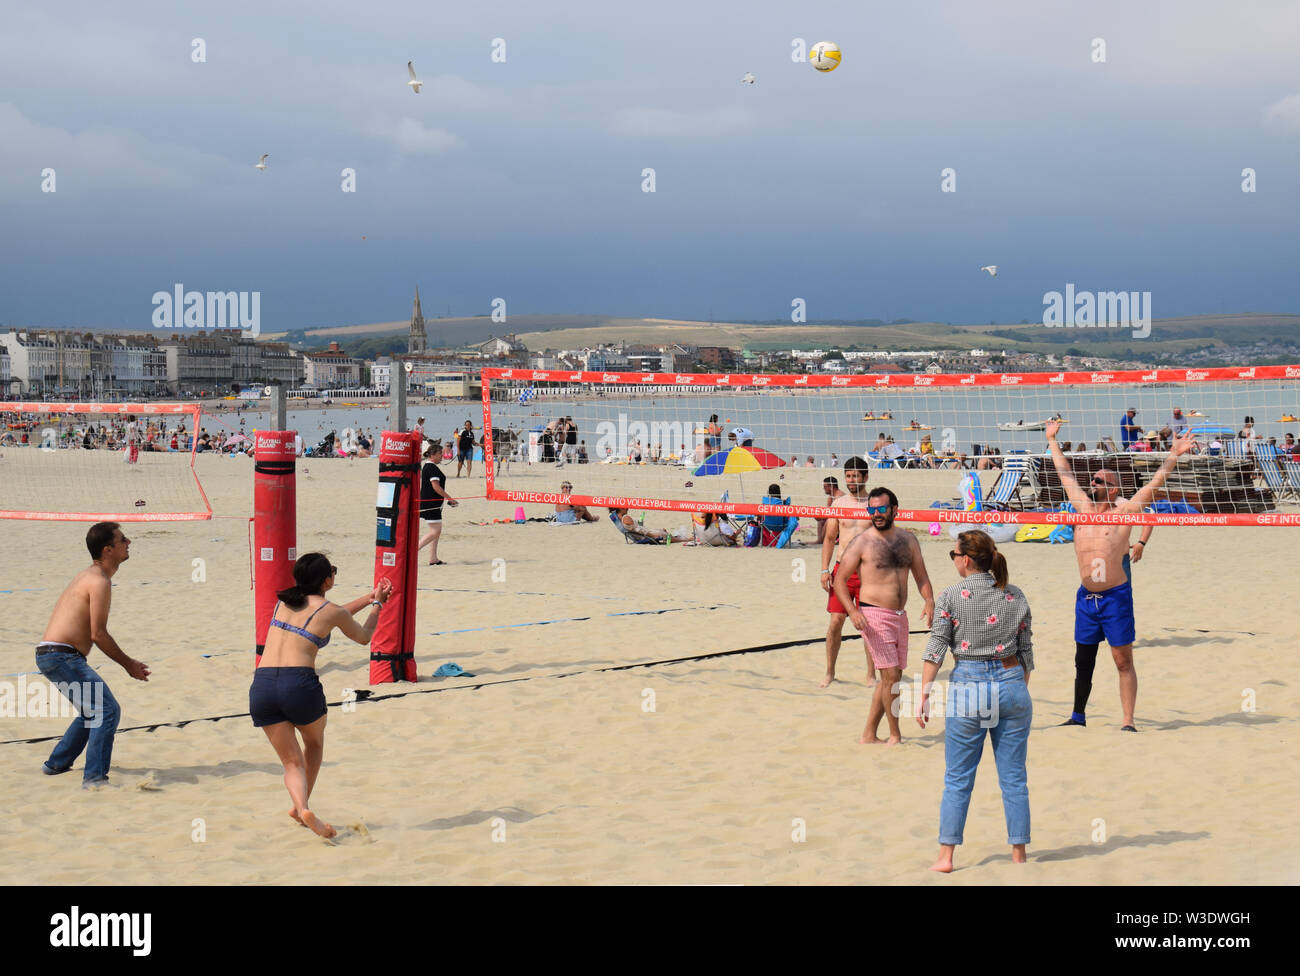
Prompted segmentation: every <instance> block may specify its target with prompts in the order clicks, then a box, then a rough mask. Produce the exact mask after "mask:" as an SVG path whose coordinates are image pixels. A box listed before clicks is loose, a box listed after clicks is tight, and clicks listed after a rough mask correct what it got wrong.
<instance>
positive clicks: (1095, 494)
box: [1088, 487, 1106, 502]
mask: <svg viewBox="0 0 1300 976" xmlns="http://www.w3.org/2000/svg"><path fill="white" fill-rule="evenodd" d="M1088 497H1089V498H1091V499H1092V500H1093V501H1094V502H1104V501H1105V500H1106V499H1105V496H1104V495H1103V493H1102V489H1101V488H1097V487H1092V488H1089V489H1088Z"/></svg>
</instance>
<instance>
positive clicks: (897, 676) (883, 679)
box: [835, 488, 934, 746]
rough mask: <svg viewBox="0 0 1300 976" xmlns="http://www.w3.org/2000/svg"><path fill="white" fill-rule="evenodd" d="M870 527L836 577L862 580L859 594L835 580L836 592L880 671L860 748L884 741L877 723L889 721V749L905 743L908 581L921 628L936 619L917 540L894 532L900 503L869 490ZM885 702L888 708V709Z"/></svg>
mask: <svg viewBox="0 0 1300 976" xmlns="http://www.w3.org/2000/svg"><path fill="white" fill-rule="evenodd" d="M867 511H868V512H869V513H870V514H871V524H870V525H868V526H867V527H866V528H864V529H863V530H862V531H861V532H859V533H858V535H857V537H856V538H855V539H854V540H853V542H852V543H851V544H849V545H847V546H845V547H844V549H843V550H842V551H841V552H840V573H841V574H843V575H844V576H845V577H849V576H854V575H856V576H858V577H860V578H861V580H862V584H861V585H862V588H861V591H860V594H859V595H858V596H857V597H856V598H854V597H853V595H852V594H850V593H849V589H848V587H847V586H846V585H845V583H846V582H847V580H841V579H836V581H835V592H836V594H837V595H838V596H839V598H840V602H841V603H843V604H844V605H845V606H849V607H852V609H851V610H850V611H849V619H851V620H852V621H853V626H854V627H857V628H858V630H859V631H861V633H862V641H863V643H865V644H866V645H867V652H868V653H869V654H870V655H871V660H872V661H874V662H875V665H876V667H877V668H879V669H880V681H879V682H878V683H877V684H876V690H875V692H874V693H873V694H872V696H871V708H870V710H868V712H867V727H866V728H865V729H863V730H862V738H861V739H859V740H858V741H859V742H860V743H862V744H863V745H875V744H877V743H879V742H882V741H884V740H882V739H881V738H880V737H879V736H877V735H876V733H877V731H879V729H880V720H881V719H882V718H887V719H888V720H889V741H888V745H891V746H896V745H898V744H899V743H900V742H902V741H903V736H902V733H901V732H900V730H899V727H898V693H899V682H900V681H901V680H902V679H903V669H904V668H906V667H907V632H908V622H907V611H906V609H904V608H905V607H906V606H907V576H908V574H909V573H911V575H912V576H913V577H914V578H915V579H916V588H917V589H918V590H919V591H920V592H921V596H922V597H924V598H925V607H924V609H922V610H921V622H922V623H924V624H925V626H926V627H927V628H928V627H929V626H930V621H931V620H933V619H934V591H933V589H932V588H931V586H930V576H929V574H928V573H926V571H925V560H924V559H922V558H921V546H920V544H919V543H918V542H917V541H916V536H914V535H912V533H910V532H908V531H906V530H905V529H900V528H896V527H895V526H894V518H895V517H896V516H897V515H898V498H897V497H896V496H895V495H894V493H893V492H892V491H890V490H889V489H888V488H873V489H872V490H871V492H870V494H869V495H868V497H867ZM886 702H888V704H886Z"/></svg>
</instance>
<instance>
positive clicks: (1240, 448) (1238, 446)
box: [1223, 437, 1247, 461]
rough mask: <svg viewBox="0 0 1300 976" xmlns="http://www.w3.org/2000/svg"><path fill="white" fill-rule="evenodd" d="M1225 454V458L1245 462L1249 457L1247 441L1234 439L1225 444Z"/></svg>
mask: <svg viewBox="0 0 1300 976" xmlns="http://www.w3.org/2000/svg"><path fill="white" fill-rule="evenodd" d="M1223 453H1224V456H1225V457H1230V458H1235V459H1237V460H1238V461H1241V460H1244V459H1245V458H1246V456H1247V454H1246V441H1245V440H1244V439H1243V438H1240V437H1234V438H1233V439H1232V440H1230V441H1227V442H1226V443H1224V445H1223Z"/></svg>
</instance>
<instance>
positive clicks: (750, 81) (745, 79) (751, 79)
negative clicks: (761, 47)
mask: <svg viewBox="0 0 1300 976" xmlns="http://www.w3.org/2000/svg"><path fill="white" fill-rule="evenodd" d="M740 83H741V84H742V85H752V84H753V83H754V76H753V75H752V74H750V72H748V71H746V72H745V77H743V78H741V79H740Z"/></svg>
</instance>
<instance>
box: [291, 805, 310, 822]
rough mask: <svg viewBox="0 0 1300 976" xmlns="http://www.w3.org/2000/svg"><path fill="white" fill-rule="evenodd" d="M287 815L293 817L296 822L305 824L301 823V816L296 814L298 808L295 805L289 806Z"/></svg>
mask: <svg viewBox="0 0 1300 976" xmlns="http://www.w3.org/2000/svg"><path fill="white" fill-rule="evenodd" d="M289 816H291V817H293V819H294V820H297V821H298V823H300V824H302V825H303V826H304V827H306V826H307V825H306V824H305V823H302V817H300V816H298V808H297V807H290V808H289Z"/></svg>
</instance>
